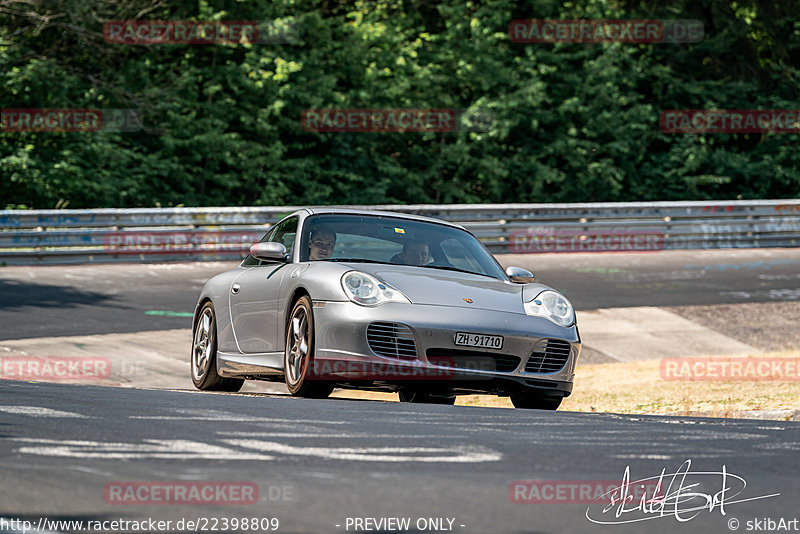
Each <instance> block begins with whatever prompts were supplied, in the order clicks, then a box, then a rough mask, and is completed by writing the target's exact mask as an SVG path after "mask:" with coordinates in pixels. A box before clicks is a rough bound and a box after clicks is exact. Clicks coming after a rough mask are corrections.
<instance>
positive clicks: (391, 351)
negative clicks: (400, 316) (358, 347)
mask: <svg viewBox="0 0 800 534" xmlns="http://www.w3.org/2000/svg"><path fill="white" fill-rule="evenodd" d="M367 343H369V348H370V349H372V352H374V353H375V354H377V355H378V356H386V357H388V358H402V359H404V360H413V359H416V357H417V345H416V343H415V342H414V334H413V333H412V332H411V329H410V328H409V327H408V326H407V325H404V324H402V323H371V324H370V325H369V326H368V327H367Z"/></svg>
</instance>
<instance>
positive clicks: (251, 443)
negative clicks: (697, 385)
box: [0, 382, 800, 534]
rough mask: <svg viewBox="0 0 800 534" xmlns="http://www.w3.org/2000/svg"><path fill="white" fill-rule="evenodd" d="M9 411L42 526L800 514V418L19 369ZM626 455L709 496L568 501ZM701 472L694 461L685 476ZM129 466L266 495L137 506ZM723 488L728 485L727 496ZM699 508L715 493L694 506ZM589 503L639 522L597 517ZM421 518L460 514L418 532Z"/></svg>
mask: <svg viewBox="0 0 800 534" xmlns="http://www.w3.org/2000/svg"><path fill="white" fill-rule="evenodd" d="M0 414H1V417H2V419H0V421H1V422H0V466H1V467H0V483H1V484H2V490H3V491H2V495H3V497H2V501H1V503H0V516H2V517H5V518H17V519H19V518H23V519H26V520H30V521H32V522H33V524H34V525H37V523H38V521H39V520H40V519H42V518H46V519H48V520H76V521H79V520H83V521H86V520H92V521H111V520H117V519H126V520H144V519H148V518H151V519H153V520H161V521H168V520H169V521H173V523H172V524H173V525H176V524H177V521H179V520H181V519H184V520H197V519H198V518H208V519H213V518H217V519H218V520H219V519H221V518H244V517H248V518H252V517H256V518H277V519H278V520H279V522H280V527H279V528H278V529H277V530H275V531H270V530H258V532H314V533H316V532H326V533H328V532H330V533H334V532H453V533H523V532H526V533H545V532H553V533H562V532H567V533H574V532H602V533H609V532H611V533H615V534H616V533H618V532H621V533H630V532H643V531H645V530H646V531H647V532H650V533H653V534H656V533H661V532H669V533H675V532H709V533H712V532H731V529H730V527H729V525H734V524H737V525H738V526H739V529H740V530H742V531H747V525H748V523H747V522H748V521H750V522H754V521H756V520H758V521H763V522H762V523H751V526H756V525H759V524H761V525H762V526H763V525H765V524H767V523H766V521H767V520H768V519H769V520H773V521H775V522H776V523H775V524H778V523H777V522H778V521H780V520H781V519H784V520H786V521H790V520H794V519H795V518H796V517H798V516H800V513H799V512H798V509H797V502H798V500H799V498H800V477H798V476H797V475H798V467H797V458H798V450H800V426H798V425H797V424H796V423H789V422H775V421H742V420H720V419H691V418H680V417H648V416H620V415H613V414H584V413H570V412H538V411H522V410H503V409H492V408H477V407H460V406H455V407H453V406H434V405H406V404H399V403H387V402H376V401H350V400H334V399H327V400H306V399H293V398H287V397H282V398H281V397H275V396H267V395H260V396H242V395H221V394H208V393H198V392H188V391H163V390H160V391H157V390H137V389H119V388H107V387H106V388H104V387H92V386H70V385H58V384H43V383H41V384H31V383H24V382H5V383H3V385H2V387H0ZM686 461H691V465H690V467H688V468H687V467H686V464H685V463H684V462H686ZM682 465H683V466H684V467H683V468H682V467H681V466H682ZM626 468H629V471H630V475H631V479H632V480H635V479H641V478H647V477H657V476H658V475H660V474H661V472H662V470H664V471H665V473H666V475H670V474H672V473H676V472H677V473H679V475H678V476H665V478H664V482H663V484H664V486H663V487H666V488H668V490H667V491H666V492H665V493H667V494H670V495H671V496H672V497H675V496H676V494H680V495H682V496H683V498H686V497H687V493H694V494H695V495H696V496H697V497H696V499H697V500H694V501H691V502H687V501H684V502H683V504H681V505H680V506H679V507H678V512H677V516H676V513H675V506H674V504H670V503H671V502H672V501H674V500H675V499H667V501H666V502H665V503H664V506H663V507H660V506H659V507H656V509H655V511H653V508H652V507H651V512H652V513H650V514H647V515H645V514H641V513H640V512H636V511H627V512H623V513H618V511H619V509H620V508H619V506H614V507H611V508H610V509H608V510H606V511H605V512H604V507H603V506H602V505H599V504H595V505H590V504H586V503H583V504H580V503H573V504H566V503H564V502H563V499H564V498H565V496H566V495H568V494H569V491H570V490H569V489H568V488H569V486H570V485H572V486H574V485H575V484H578V483H584V484H586V483H588V484H590V485H591V487H594V485H595V483H596V482H602V483H605V484H621V480H622V477H623V474H624V472H625V470H626ZM686 469H688V470H689V471H691V472H692V473H693V474H689V475H687V476H686V477H685V478H684V477H683V475H681V474H680V473H681V472H682V471H684V470H686ZM698 472H706V473H709V474H706V475H700V474H697V473H698ZM723 472H724V473H725V475H724V476H723V474H722V473H723ZM734 475H735V476H736V477H740V478H735V477H734ZM519 480H537V481H539V484H540V486H537V487H539V488H541V490H540V491H541V494H540V496H541V497H544V496H546V495H547V494H546V493H545V492H546V491H547V490H545V489H544V488H545V486H546V485H547V484H549V483H550V482H547V481H561V483H560V484H561V485H560V486H559V487H562V488H567V489H564V491H563V492H562V493H563V495H561V498H559V497H558V496H557V494H551V495H556V497H555V498H556V500H557V501H558V502H557V503H541V502H540V503H530V502H522V503H515V502H512V499H511V497H514V496H517V497H521V498H523V499H530V498H531V497H532V496H533V495H534V494H533V493H531V492H530V490H526V491H524V492H522V493H517V491H518V490H516V489H515V488H517V487H518V485H517V484H516V483H515V481H519ZM742 480H744V481H746V487H744V488H743V489H742V483H741V481H742ZM130 481H139V482H148V481H155V482H159V483H161V484H162V485H169V484H174V483H176V482H189V481H200V482H206V483H213V482H219V481H228V482H237V483H248V484H255V485H256V486H257V487H258V498H257V503H256V504H252V505H236V506H231V505H228V506H222V505H214V504H209V503H204V504H202V505H191V504H178V505H141V504H130V503H129V504H124V505H123V504H119V501H116V502H115V501H113V500H111V497H110V494H109V493H104V490H106V489H107V487H108V486H109V485H110V486H111V487H120V485H124V484H125V483H126V482H130ZM670 484H672V485H671V486H670ZM523 487H528V488H529V487H530V486H523ZM723 487H727V488H730V490H728V491H727V492H723V493H719V492H720V491H721V490H722V488H723ZM509 488H512V490H511V494H509ZM108 491H110V490H108ZM740 491H741V492H740ZM737 492H740V493H739V494H738V495H736V493H737ZM777 494H779V495H777ZM148 495H149V494H148ZM148 495H145V497H147V496H148ZM770 495H772V496H771V497H767V496H770ZM706 496H707V497H708V499H710V502H711V503H712V504H710V505H709V504H707V502H708V501H706ZM715 496H716V497H715ZM759 497H763V498H759ZM213 498H215V497H212V500H213ZM715 499H716V500H715ZM749 499H755V500H749ZM720 501H722V504H723V506H720V504H721V503H720ZM736 501H740V502H738V503H737V502H736ZM637 504H639V503H638V502H636V503H632V504H630V505H629V506H628V507H627V508H635V507H636V505H637ZM694 505H697V506H702V505H705V507H704V509H702V510H696V511H693V512H690V511H688V508H690V507H691V506H694ZM653 506H654V505H653ZM586 514H588V515H589V516H590V517H592V518H593V519H594V520H596V521H625V522H626V523H624V524H617V525H611V526H609V525H599V524H595V523H593V522H591V521H589V520H588V519H587V518H586ZM691 516H694V518H693V519H691V520H688V521H687V519H688V518H689V517H691ZM387 517H397V518H409V520H410V521H411V523H410V525H411V526H410V528H408V529H401V530H392V529H387V528H384V529H382V530H378V529H375V525H374V524H371V525H372V529H371V530H366V529H364V528H362V529H354V528H353V525H354V523H352V521H353V520H354V519H355V518H359V519H362V520H363V519H365V518H375V519H380V518H387ZM646 517H650V518H652V519H650V520H648V521H647V522H644V523H642V522H633V521H634V520H635V519H643V518H646ZM678 517H680V519H679V518H678ZM348 518H350V521H351V523H349V525H350V528H348ZM421 518H422V519H426V518H446V519H451V520H453V523H452V527H450V526H449V525H450V524H449V523H448V522H447V521H446V520H445V522H444V525H445V526H446V527H449V528H421V529H418V528H417V525H416V521H418V520H420V519H421ZM734 520H735V521H737V522H738V523H733V521H734ZM362 524H363V523H362ZM422 526H425V525H424V524H422ZM7 530H8V529H7ZM61 530H70V531H77V529H75V528H74V527H73V528H72V529H67V528H62V529H61ZM172 530H173V531H174V530H176V529H175V528H174V527H173V528H172ZM178 530H182V531H187V530H190V529H186V528H184V529H178ZM116 531H117V532H118V531H119V530H116ZM128 531H131V529H130V528H129V529H128ZM147 531H149V532H152V531H153V530H147ZM216 531H217V532H224V531H223V530H220V529H219V528H218V529H217V530H216Z"/></svg>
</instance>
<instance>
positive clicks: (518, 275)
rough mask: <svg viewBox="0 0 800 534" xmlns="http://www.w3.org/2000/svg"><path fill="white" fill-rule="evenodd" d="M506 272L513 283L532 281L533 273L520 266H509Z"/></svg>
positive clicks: (529, 282)
mask: <svg viewBox="0 0 800 534" xmlns="http://www.w3.org/2000/svg"><path fill="white" fill-rule="evenodd" d="M506 274H507V275H508V277H509V278H511V281H512V282H514V283H515V284H531V283H533V282H534V277H533V273H532V272H530V271H529V270H527V269H523V268H522V267H509V268H507V269H506Z"/></svg>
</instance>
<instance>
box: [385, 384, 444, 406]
mask: <svg viewBox="0 0 800 534" xmlns="http://www.w3.org/2000/svg"><path fill="white" fill-rule="evenodd" d="M398 395H399V396H400V402H416V403H425V404H449V405H451V406H452V405H453V404H455V403H456V396H455V395H436V394H434V393H427V392H424V391H418V390H414V389H408V388H403V389H401V390H400V391H399V392H398Z"/></svg>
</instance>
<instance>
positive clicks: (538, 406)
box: [511, 392, 563, 410]
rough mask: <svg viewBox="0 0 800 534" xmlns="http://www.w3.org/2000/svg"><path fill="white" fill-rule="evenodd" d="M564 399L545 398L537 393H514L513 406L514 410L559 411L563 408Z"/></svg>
mask: <svg viewBox="0 0 800 534" xmlns="http://www.w3.org/2000/svg"><path fill="white" fill-rule="evenodd" d="M562 400H563V398H562V397H543V396H542V395H539V394H537V393H527V392H526V393H514V394H513V395H511V404H513V405H514V408H523V409H527V410H557V409H558V407H559V406H561V401H562Z"/></svg>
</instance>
